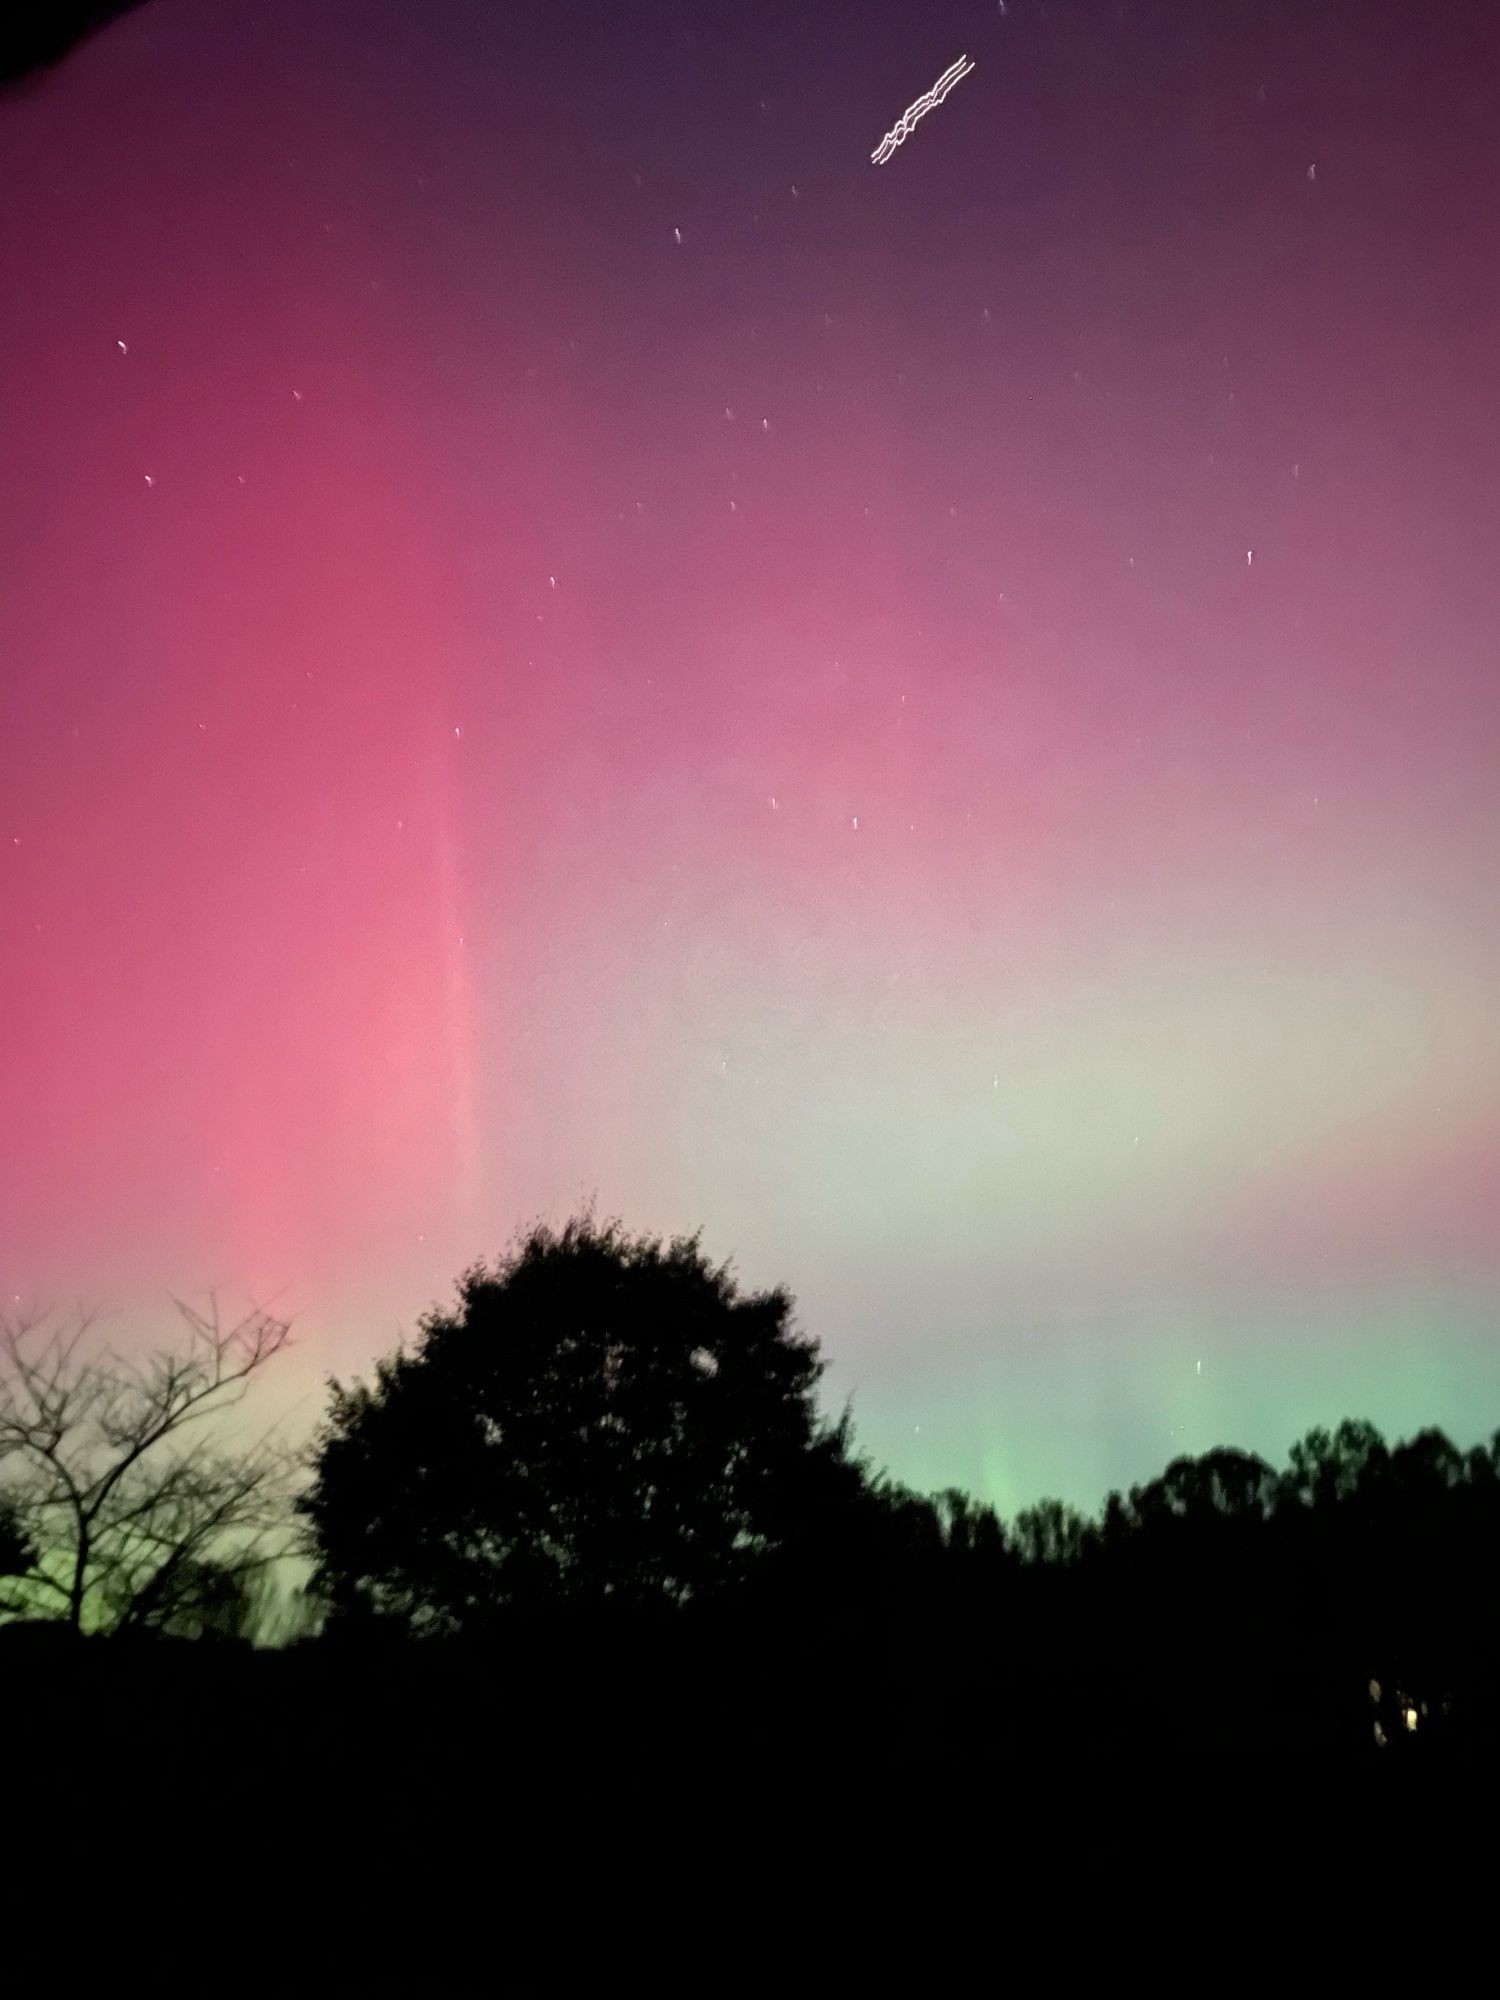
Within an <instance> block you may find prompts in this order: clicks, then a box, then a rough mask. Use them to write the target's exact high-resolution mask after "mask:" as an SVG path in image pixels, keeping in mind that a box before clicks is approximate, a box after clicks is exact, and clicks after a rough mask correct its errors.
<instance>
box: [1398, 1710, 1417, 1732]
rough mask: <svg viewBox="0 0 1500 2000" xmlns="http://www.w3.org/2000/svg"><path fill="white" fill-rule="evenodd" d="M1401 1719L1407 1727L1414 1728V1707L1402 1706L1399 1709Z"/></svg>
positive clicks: (1415, 1715) (1415, 1717) (1415, 1719)
mask: <svg viewBox="0 0 1500 2000" xmlns="http://www.w3.org/2000/svg"><path fill="white" fill-rule="evenodd" d="M1401 1720H1402V1721H1403V1722H1404V1723H1405V1724H1406V1726H1407V1728H1408V1729H1415V1728H1416V1726H1417V1711H1416V1710H1415V1709H1414V1708H1403V1709H1402V1711H1401Z"/></svg>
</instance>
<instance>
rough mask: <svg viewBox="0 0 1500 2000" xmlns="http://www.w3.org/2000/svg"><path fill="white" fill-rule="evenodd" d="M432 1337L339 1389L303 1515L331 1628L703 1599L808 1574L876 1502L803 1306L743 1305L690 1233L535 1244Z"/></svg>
mask: <svg viewBox="0 0 1500 2000" xmlns="http://www.w3.org/2000/svg"><path fill="white" fill-rule="evenodd" d="M421 1328H422V1338H421V1340H420V1343H419V1344H418V1346H417V1348H416V1350H415V1351H414V1352H405V1351H400V1352H398V1353H397V1354H395V1355H393V1356H390V1357H387V1358H386V1359H384V1360H382V1361H380V1362H379V1363H378V1364H377V1366H376V1371H375V1380H374V1383H373V1384H366V1383H363V1382H356V1383H355V1384H354V1385H353V1386H351V1387H349V1388H345V1387H343V1386H342V1385H341V1384H339V1383H338V1382H336V1381H335V1382H331V1383H330V1391H331V1398H332V1401H331V1409H330V1413H329V1416H328V1418H327V1421H326V1423H325V1425H324V1427H323V1430H322V1432H321V1433H320V1436H319V1438H318V1440H317V1443H316V1444H315V1446H314V1468H315V1470H314V1478H313V1481H312V1483H311V1485H310V1487H309V1489H308V1490H307V1492H305V1493H304V1494H303V1495H302V1497H301V1498H300V1499H299V1502H298V1507H299V1510H300V1512H301V1513H302V1514H303V1516H304V1517H305V1519H306V1521H307V1523H308V1526H309V1530H310V1543H311V1552H312V1554H313V1556H314V1559H315V1565H316V1567H315V1576H314V1584H315V1587H316V1588H317V1589H318V1590H319V1591H320V1592H321V1594H322V1596H323V1598H324V1600H325V1602H326V1603H327V1605H328V1607H329V1611H330V1616H331V1619H332V1621H333V1623H334V1624H335V1626H338V1625H340V1624H342V1625H343V1626H344V1627H345V1628H346V1629H347V1627H348V1625H349V1624H350V1623H351V1622H358V1621H359V1620H361V1619H362V1618H368V1617H370V1616H373V1617H375V1618H377V1619H379V1620H382V1621H392V1622H393V1623H394V1624H395V1625H396V1626H399V1627H402V1628H404V1629H406V1630H409V1631H414V1632H426V1633H437V1634H456V1633H474V1632H476V1631H480V1630H483V1629H484V1628H485V1627H486V1625H487V1624H489V1623H490V1622H491V1621H492V1620H493V1619H494V1618H495V1617H496V1615H497V1614H504V1613H505V1612H507V1611H510V1610H514V1609H521V1608H527V1607H538V1606H557V1605H566V1606H584V1607H587V1606H598V1605H601V1604H604V1603H613V1604H614V1605H628V1606H635V1607H656V1608H667V1607H674V1606H681V1605H684V1604H686V1603H689V1602H693V1603H702V1602H703V1601H705V1600H714V1599H716V1598H722V1597H723V1596H725V1595H726V1594H733V1593H734V1592H735V1591H736V1589H737V1587H738V1586H741V1585H744V1584H748V1583H752V1582H755V1581H757V1580H761V1581H763V1580H764V1579H765V1577H766V1575H767V1573H768V1572H778V1571H786V1572H788V1573H791V1572H795V1571H796V1569H797V1568H798V1566H799V1564H803V1565H805V1563H806V1561H807V1560H808V1559H809V1558H810V1556H812V1555H815V1554H816V1552H817V1549H818V1546H819V1543H820V1538H822V1539H826V1537H827V1536H828V1535H829V1534H830V1533H836V1524H837V1523H838V1522H839V1521H840V1519H841V1518H842V1517H843V1516H844V1515H846V1514H847V1513H848V1512H849V1510H851V1509H854V1510H856V1511H857V1510H858V1509H859V1508H860V1507H861V1505H862V1503H863V1502H864V1499H865V1496H866V1495H867V1491H868V1489H867V1486H866V1481H865V1476H864V1469H863V1467H862V1466H861V1465H860V1464H859V1463H858V1462H857V1461H856V1460H855V1459H854V1457H853V1455H852V1452H851V1449H850V1441H849V1426H848V1421H847V1417H846V1419H845V1420H844V1421H843V1422H842V1423H835V1424H832V1425H830V1424H827V1423H825V1422H824V1421H823V1420H822V1418H821V1417H820V1415H819V1413H818V1410H817V1407H816V1404H815V1390H816V1387H817V1383H818V1380H819V1377H820V1376H821V1374H822V1371H823V1363H822V1362H821V1360H820V1359H819V1356H818V1352H817V1347H816V1344H815V1342H814V1341H812V1340H811V1339H809V1338H806V1337H804V1336H802V1335H801V1334H799V1333H797V1332H795V1331H794V1330H793V1326H792V1300H791V1298H790V1297H789V1295H788V1294H787V1293H786V1292H785V1291H783V1290H776V1291H770V1292H762V1293H757V1294H754V1295H752V1296H748V1297H742V1296H740V1294H739V1292H738V1290H737V1288H736V1286H735V1284H734V1282H733V1281H732V1280H731V1278H730V1276H729V1266H728V1265H725V1266H723V1267H722V1268H720V1269H718V1270H715V1269H713V1268H712V1267H711V1266H710V1265H709V1264H708V1262H707V1261H706V1260H705V1258H704V1256H703V1254H702V1251H701V1249H700V1247H699V1238H698V1236H696V1235H695V1236H693V1237H690V1238H679V1239H677V1240H674V1241H673V1242H672V1243H671V1244H670V1245H668V1246H666V1247H664V1246H663V1244H662V1242H661V1241H660V1240H659V1239H653V1238H650V1237H641V1238H639V1239H634V1240H633V1239H631V1238H629V1237H627V1236H626V1235H625V1234H624V1233H623V1232H622V1231H621V1229H620V1226H619V1224H618V1223H615V1222H609V1223H606V1224H604V1225H602V1226H596V1225H595V1223H594V1222H593V1220H592V1218H591V1217H585V1218H578V1219H575V1220H573V1221H570V1222H569V1223H568V1224H567V1226H566V1227H565V1228H564V1229H563V1231H562V1232H561V1234H556V1233H554V1232H553V1231H552V1230H550V1229H549V1228H547V1227H545V1226H538V1227H537V1228H535V1229H534V1230H533V1231H532V1232H531V1234H530V1235H529V1237H527V1238H525V1239H524V1240H523V1241H522V1242H521V1243H520V1244H519V1246H518V1247H517V1248H515V1249H514V1250H513V1251H512V1252H511V1253H510V1254H508V1255H507V1256H506V1257H505V1258H503V1259H502V1260H501V1261H500V1262H499V1263H498V1264H497V1265H496V1266H495V1268H494V1269H492V1270H491V1269H486V1268H485V1267H484V1266H483V1265H479V1266H476V1267H474V1268H473V1269H471V1270H469V1271H468V1272H466V1273H465V1274H464V1276H463V1277H462V1278H461V1280H460V1283H459V1300H458V1305H457V1309H456V1310H455V1311H451V1312H442V1311H433V1312H431V1313H429V1314H428V1315H427V1316H426V1317H425V1318H424V1319H423V1321H422V1322H421Z"/></svg>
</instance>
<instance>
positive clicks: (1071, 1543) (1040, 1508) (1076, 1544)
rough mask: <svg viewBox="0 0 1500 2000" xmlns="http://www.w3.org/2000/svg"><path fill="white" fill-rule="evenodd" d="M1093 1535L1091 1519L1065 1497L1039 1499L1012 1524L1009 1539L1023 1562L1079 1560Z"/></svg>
mask: <svg viewBox="0 0 1500 2000" xmlns="http://www.w3.org/2000/svg"><path fill="white" fill-rule="evenodd" d="M1093 1534H1094V1528H1093V1524H1092V1522H1090V1520H1089V1519H1088V1516H1087V1515H1085V1514H1080V1513H1079V1511H1078V1509H1077V1508H1076V1507H1070V1506H1069V1505H1068V1504H1067V1502H1066V1501H1064V1500H1038V1501H1037V1503H1036V1505H1035V1506H1034V1507H1026V1508H1023V1509H1022V1511H1021V1512H1020V1513H1019V1514H1017V1516H1016V1518H1015V1519H1014V1521H1012V1522H1011V1524H1010V1531H1009V1541H1010V1545H1011V1547H1012V1548H1014V1549H1015V1551H1016V1553H1017V1555H1018V1556H1019V1557H1020V1558H1021V1560H1022V1561H1023V1562H1027V1563H1049V1564H1052V1563H1056V1564H1067V1563H1073V1562H1077V1560H1078V1559H1079V1557H1080V1556H1081V1555H1082V1554H1083V1553H1084V1550H1085V1549H1086V1548H1087V1547H1088V1545H1089V1542H1090V1541H1091V1539H1092V1537H1093Z"/></svg>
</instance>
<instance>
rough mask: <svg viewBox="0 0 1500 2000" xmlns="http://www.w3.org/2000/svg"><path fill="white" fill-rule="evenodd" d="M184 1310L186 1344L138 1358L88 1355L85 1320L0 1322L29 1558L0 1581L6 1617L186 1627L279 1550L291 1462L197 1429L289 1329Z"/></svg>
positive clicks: (4, 1440) (12, 1456)
mask: <svg viewBox="0 0 1500 2000" xmlns="http://www.w3.org/2000/svg"><path fill="white" fill-rule="evenodd" d="M178 1311H179V1312H180V1313H181V1315H182V1317H183V1320H184V1321H185V1323H186V1326H187V1329H188V1333H187V1339H186V1341H185V1343H184V1344H183V1345H182V1346H181V1347H180V1348H179V1349H178V1350H177V1351H176V1352H173V1351H170V1350H166V1349H163V1350H159V1351H157V1352H156V1353H153V1354H152V1355H150V1356H149V1357H147V1358H146V1359H145V1360H144V1361H141V1362H130V1361H127V1360H124V1359H122V1358H121V1357H120V1356H119V1355H117V1354H116V1353H114V1351H113V1350H112V1349H108V1348H106V1349H103V1350H102V1351H96V1352H92V1353H91V1352H86V1351H85V1346H86V1343H87V1341H88V1336H89V1334H90V1331H91V1329H90V1326H89V1322H88V1321H87V1320H85V1321H83V1322H81V1323H80V1324H78V1325H77V1326H75V1327H74V1328H73V1329H72V1330H71V1331H64V1330H61V1329H56V1330H53V1331H50V1332H49V1331H48V1328H47V1326H46V1323H45V1322H35V1323H31V1324H22V1325H16V1324H12V1323H8V1322H5V1321H0V1492H3V1494H4V1501H5V1510H6V1517H7V1518H8V1519H9V1521H10V1522H11V1524H12V1532H13V1533H16V1534H19V1535H20V1536H21V1538H22V1547H23V1551H24V1557H25V1560H24V1561H19V1562H17V1563H16V1564H15V1565H14V1567H13V1569H12V1571H11V1574H10V1576H9V1578H8V1579H7V1580H6V1581H4V1582H3V1583H0V1615H4V1614H6V1613H9V1614H11V1615H25V1616H29V1617H37V1616H50V1617H54V1618H57V1619H59V1620H61V1621H62V1622H64V1623H66V1624H68V1625H70V1626H72V1627H73V1629H74V1630H75V1631H77V1630H81V1629H82V1628H83V1627H84V1626H85V1625H87V1626H89V1627H91V1628H93V1627H97V1628H99V1629H102V1630H106V1631H130V1630H142V1629H151V1630H161V1631H170V1630H175V1629H179V1628H182V1629H187V1630H190V1631H196V1630H199V1629H202V1628H203V1626H204V1622H205V1620H208V1621H209V1622H212V1621H213V1620H215V1619H218V1620H219V1621H220V1622H222V1620H223V1617H224V1615H225V1606H226V1604H227V1603H228V1602H229V1600H230V1598H231V1597H232V1596H233V1595H234V1594H235V1593H237V1592H238V1593H240V1594H243V1591H244V1589H245V1587H246V1585H247V1583H248V1580H249V1579H250V1578H251V1577H252V1576H253V1575H254V1574H255V1573H256V1572H257V1571H258V1570H259V1569H261V1568H262V1567H263V1566H264V1565H266V1564H268V1563H271V1562H274V1561H275V1560H276V1559H277V1557H278V1555H279V1554H280V1553H281V1552H282V1548H281V1541H284V1540H285V1538H286V1537H287V1535H288V1532H289V1529H290V1525H291V1519H292V1517H291V1512H290V1500H291V1486H292V1481H293V1477H294V1473H295V1469H296V1465H297V1462H298V1461H297V1458H296V1456H295V1455H294V1454H291V1453H289V1452H286V1451H284V1450H281V1449H279V1448H278V1447H276V1446H275V1445H273V1444H272V1443H271V1442H270V1441H268V1440H265V1439H263V1440H261V1441H259V1442H258V1443H256V1444H253V1445H251V1446H248V1447H246V1448H242V1449H237V1450H236V1449H232V1448H226V1447H221V1446H220V1447H216V1446H215V1444H214V1442H213V1440H212V1437H211V1435H209V1434H205V1433H203V1432H202V1431H200V1430H199V1429H198V1427H199V1426H200V1425H201V1424H202V1423H203V1421H204V1420H205V1419H206V1418H210V1417H215V1416H220V1415H222V1414H223V1413H224V1412H225V1411H227V1410H228V1409H229V1408H230V1407H231V1406H232V1405H233V1404H235V1403H237V1402H238V1401H239V1399H240V1397H241V1396H242V1395H243V1394H244V1392H245V1390H246V1388H247V1387H248V1385H249V1383H250V1381H251V1379H252V1378H253V1377H255V1376H257V1375H258V1374H259V1373H260V1372H261V1370H262V1369H264V1368H265V1367H266V1365H267V1364H268V1363H269V1362H270V1361H272V1360H273V1359H274V1358H275V1356H276V1355H277V1354H279V1353H280V1352H281V1350H282V1348H283V1347H284V1346H285V1345H286V1341H287V1336H288V1331H289V1329H288V1327H287V1326H286V1324H285V1322H283V1321H280V1320H275V1319H272V1318H270V1317H269V1316H268V1315H267V1314H265V1313H260V1312H256V1313H252V1314H251V1315H250V1316H249V1317H248V1318H246V1319H244V1320H242V1321H241V1322H240V1323H239V1324H238V1325H237V1326H234V1327H232V1328H230V1329H228V1330H227V1331H226V1330H225V1329H223V1328H222V1327H221V1325H220V1322H219V1315H218V1309H217V1306H216V1305H215V1306H214V1307H213V1308H212V1310H211V1311H210V1313H208V1314H207V1315H205V1314H203V1313H199V1312H196V1311H194V1310H193V1309H192V1308H191V1307H189V1306H185V1305H182V1304H180V1303H179V1305H178ZM278 1536H279V1537H280V1538H281V1540H278ZM3 1567H4V1565H0V1569H3Z"/></svg>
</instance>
